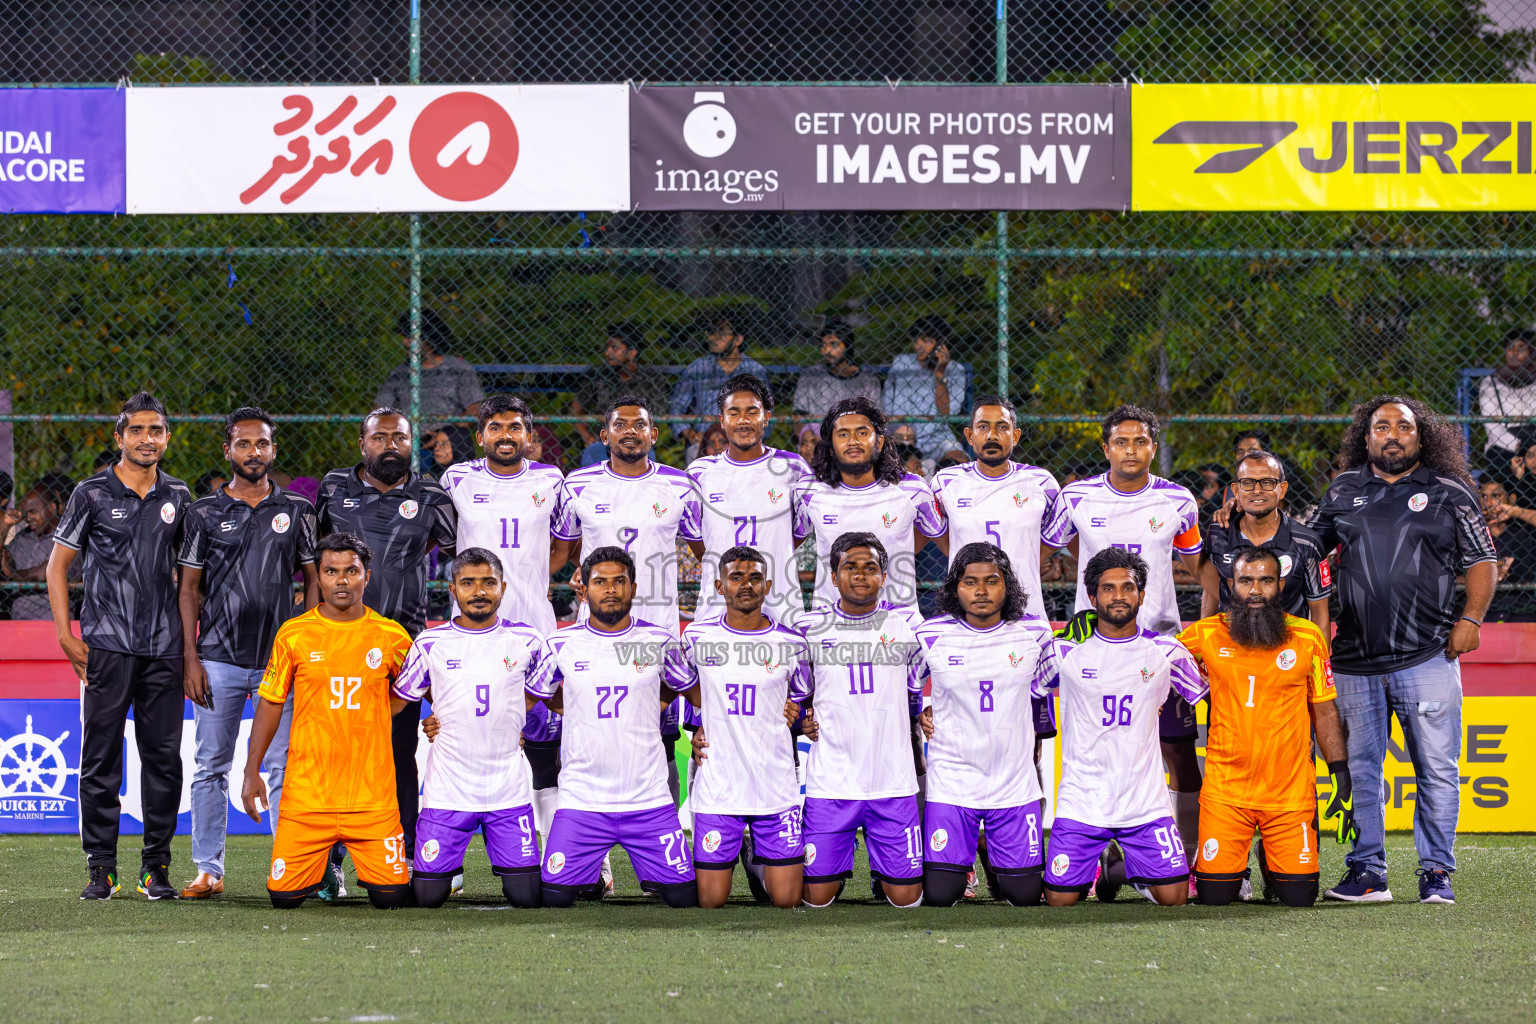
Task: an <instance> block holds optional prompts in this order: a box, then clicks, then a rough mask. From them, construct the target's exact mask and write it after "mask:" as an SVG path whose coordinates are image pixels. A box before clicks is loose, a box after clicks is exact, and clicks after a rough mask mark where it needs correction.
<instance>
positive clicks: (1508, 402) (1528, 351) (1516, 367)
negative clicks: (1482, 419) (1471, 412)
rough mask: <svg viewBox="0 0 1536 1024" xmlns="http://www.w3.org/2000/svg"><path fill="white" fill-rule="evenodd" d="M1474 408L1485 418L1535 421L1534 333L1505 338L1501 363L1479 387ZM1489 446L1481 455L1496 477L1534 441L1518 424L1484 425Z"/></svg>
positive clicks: (1535, 345) (1515, 333)
mask: <svg viewBox="0 0 1536 1024" xmlns="http://www.w3.org/2000/svg"><path fill="white" fill-rule="evenodd" d="M1477 408H1478V411H1479V412H1481V413H1482V414H1483V415H1484V416H1500V417H1504V416H1519V417H1521V418H1523V419H1526V420H1531V421H1536V331H1531V330H1519V329H1517V330H1513V331H1510V332H1509V333H1508V334H1506V335H1504V361H1503V362H1501V363H1500V364H1499V365H1498V366H1497V367H1496V368H1495V369H1494V371H1493V373H1491V374H1489V375H1488V376H1487V377H1484V378H1483V382H1482V386H1481V387H1479V388H1478V396H1477ZM1483 426H1484V428H1485V429H1486V430H1487V433H1488V443H1487V445H1486V446H1485V447H1484V449H1483V452H1484V454H1485V455H1486V457H1487V459H1488V465H1489V466H1490V467H1491V468H1492V469H1493V471H1494V472H1495V473H1497V474H1498V475H1499V476H1501V477H1503V476H1505V475H1506V474H1505V472H1504V467H1505V466H1506V465H1508V464H1509V463H1510V460H1511V459H1513V458H1514V457H1515V456H1517V455H1519V454H1520V453H1521V452H1522V451H1524V450H1525V449H1526V447H1527V446H1528V444H1529V442H1530V441H1532V440H1536V438H1532V437H1531V435H1530V433H1529V432H1528V431H1522V430H1521V424H1519V423H1497V422H1488V423H1484V424H1483Z"/></svg>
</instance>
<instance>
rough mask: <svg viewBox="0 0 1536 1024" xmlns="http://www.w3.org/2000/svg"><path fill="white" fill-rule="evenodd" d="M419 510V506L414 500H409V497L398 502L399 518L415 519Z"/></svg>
mask: <svg viewBox="0 0 1536 1024" xmlns="http://www.w3.org/2000/svg"><path fill="white" fill-rule="evenodd" d="M420 511H421V506H420V505H418V504H416V502H415V501H413V500H411V499H410V498H406V499H405V500H404V501H402V502H401V503H400V518H401V519H415V518H416V513H418V512H420Z"/></svg>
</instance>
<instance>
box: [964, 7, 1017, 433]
mask: <svg viewBox="0 0 1536 1024" xmlns="http://www.w3.org/2000/svg"><path fill="white" fill-rule="evenodd" d="M1007 82H1008V0H997V84H998V85H1005V84H1007ZM1008 372H1009V370H1008V213H1007V211H1005V210H998V211H997V393H998V394H1000V395H1002V396H1003V397H1004V398H1007V397H1010V396H1009V394H1008ZM952 411H954V410H952ZM969 411H970V410H969V409H967V410H964V412H969Z"/></svg>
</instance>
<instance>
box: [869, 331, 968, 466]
mask: <svg viewBox="0 0 1536 1024" xmlns="http://www.w3.org/2000/svg"><path fill="white" fill-rule="evenodd" d="M908 333H909V334H910V336H911V338H912V351H911V352H904V353H902V354H901V355H899V356H897V357H896V358H895V359H892V360H891V372H890V373H888V374H886V377H885V389H884V392H883V397H884V406H885V413H886V415H888V416H948V415H950V414H951V413H953V412H955V411H956V410H961V409H964V408H965V402H966V397H965V395H966V390H967V389H968V388H969V387H970V383H971V368H970V367H969V366H967V365H965V364H964V363H959V362H955V361H954V360H952V359H950V354H949V341H950V335H949V324H947V323H945V321H944V318H943V317H938V316H925V317H923V318H921V319H920V320H918V321H917V322H916V323H914V324H913V325H912V330H911V331H910V332H908ZM912 427H913V431H914V433H915V435H916V438H917V446H918V447H919V448H921V449H922V450H923V454H924V455H925V456H926V457H928V458H930V459H934V460H938V459H941V458H943V457H944V456H945V455H947V454H949V453H950V452H957V453H958V454H959V456H960V461H962V462H964V461H965V458H966V456H965V446H964V445H962V444H961V443H960V440H959V438H957V437H955V432H954V431H953V430H952V429H951V428H950V426H949V424H948V423H941V422H927V423H916V424H913V425H912Z"/></svg>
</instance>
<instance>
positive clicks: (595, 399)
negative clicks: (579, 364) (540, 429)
mask: <svg viewBox="0 0 1536 1024" xmlns="http://www.w3.org/2000/svg"><path fill="white" fill-rule="evenodd" d="M605 335H606V338H607V340H606V341H605V343H604V345H603V361H602V362H601V363H599V364H598V365H596V366H593V367H591V368H590V369H588V370H587V372H586V374H584V375H583V376H582V379H581V383H580V384H578V385H577V387H576V394H575V397H574V398H573V399H572V401H571V404H570V413H571V415H572V416H599V417H600V416H602V415H603V411H604V410H605V409H607V408H608V403H609V402H610V401H611V400H612V399H614V398H615V397H617V396H619V395H635V396H637V397H639V398H640V399H642V400H644V401H645V403H646V404H647V407H648V408H652V409H661V408H664V407H665V406H666V404H667V399H668V396H670V395H671V393H672V384H671V382H670V381H669V380H667V375H666V374H664V373H662V372H661V371H660V370H658V369H656V367H654V366H651V365H650V364H649V363H642V362H640V350H641V348H642V347H643V346H644V345H645V339H644V336H643V335H642V334H641V333H640V328H638V327H636V326H635V325H634V324H629V323H621V324H609V325H608V330H607V331H606V332H605ZM599 429H600V425H599V424H596V423H578V424H576V433H577V434H578V435H580V437H581V443H582V444H583V445H585V446H586V447H587V451H584V452H583V453H582V461H581V464H582V465H583V466H590V465H592V464H593V463H594V462H604V461H606V460H607V458H608V452H607V449H606V448H603V446H602V442H601V441H599V440H598V439H597V433H598V430H599ZM594 445H596V446H597V448H596V452H595V453H594V452H593V446H594ZM589 454H594V455H595V457H594V458H592V460H591V461H590V462H589V461H587V456H588V455H589ZM541 461H544V462H553V461H554V460H553V459H544V460H541Z"/></svg>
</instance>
